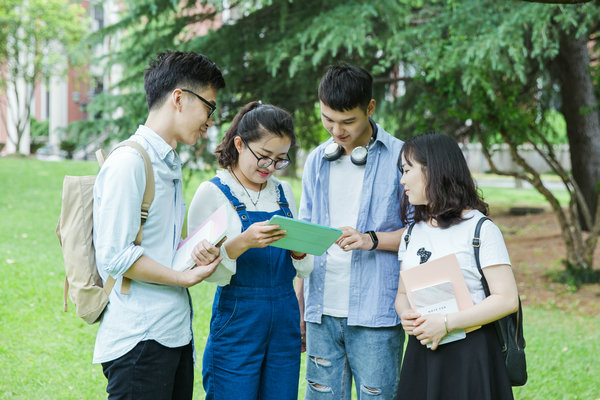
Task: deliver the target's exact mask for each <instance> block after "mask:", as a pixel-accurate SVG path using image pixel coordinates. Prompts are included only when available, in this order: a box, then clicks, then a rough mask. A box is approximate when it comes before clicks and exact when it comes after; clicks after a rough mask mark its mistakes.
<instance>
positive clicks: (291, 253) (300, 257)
mask: <svg viewBox="0 0 600 400" xmlns="http://www.w3.org/2000/svg"><path fill="white" fill-rule="evenodd" d="M290 256H292V258H293V259H294V260H303V259H304V258H305V257H306V253H304V255H302V256H296V255H294V252H293V251H291V250H290Z"/></svg>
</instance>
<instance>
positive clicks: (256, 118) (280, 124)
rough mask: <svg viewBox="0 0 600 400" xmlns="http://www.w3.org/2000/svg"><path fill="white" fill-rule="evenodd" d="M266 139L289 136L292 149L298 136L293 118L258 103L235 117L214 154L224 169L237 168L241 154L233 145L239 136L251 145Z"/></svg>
mask: <svg viewBox="0 0 600 400" xmlns="http://www.w3.org/2000/svg"><path fill="white" fill-rule="evenodd" d="M264 135H275V136H279V137H286V136H287V137H288V138H290V140H291V142H292V144H291V146H293V145H294V144H295V143H296V135H295V134H294V122H293V120H292V116H291V115H290V113H288V112H287V111H285V110H283V109H281V108H279V107H276V106H273V105H271V104H261V103H259V102H257V101H253V102H251V103H248V104H246V105H245V106H244V107H242V109H241V110H240V111H239V112H238V113H237V114H236V115H235V117H233V121H232V122H231V125H230V126H229V129H227V132H226V133H225V137H224V138H223V140H222V141H221V143H220V144H219V145H218V146H217V149H216V150H215V155H216V156H217V161H218V162H219V165H220V166H221V168H231V167H234V166H235V165H236V164H237V162H238V158H239V153H238V151H237V149H236V148H235V142H234V139H235V137H236V136H240V137H241V138H242V139H244V140H245V141H246V142H247V143H251V142H254V141H256V140H258V139H260V138H262V137H263V136H264Z"/></svg>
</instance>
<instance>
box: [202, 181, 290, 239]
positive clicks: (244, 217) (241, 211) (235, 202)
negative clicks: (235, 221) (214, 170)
mask: <svg viewBox="0 0 600 400" xmlns="http://www.w3.org/2000/svg"><path fill="white" fill-rule="evenodd" d="M210 181H211V182H212V183H213V184H215V185H216V186H217V187H218V188H219V189H220V190H221V192H223V194H224V195H225V197H227V200H229V202H230V203H231V205H232V206H233V208H234V210H235V211H236V212H237V213H238V215H239V216H240V220H241V221H242V226H243V229H244V230H246V228H248V226H250V218H249V217H248V210H247V209H246V204H244V203H242V202H241V201H239V199H238V198H237V197H235V196H234V195H233V194H232V193H231V189H229V186H227V185H225V184H223V182H221V179H219V177H217V176H215V177H214V178H212V179H211V180H210ZM284 200H285V198H284Z"/></svg>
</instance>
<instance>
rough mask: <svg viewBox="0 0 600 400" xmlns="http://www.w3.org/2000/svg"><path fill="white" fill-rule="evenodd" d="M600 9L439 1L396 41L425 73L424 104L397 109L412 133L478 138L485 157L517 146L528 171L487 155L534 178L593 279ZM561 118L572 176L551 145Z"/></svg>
mask: <svg viewBox="0 0 600 400" xmlns="http://www.w3.org/2000/svg"><path fill="white" fill-rule="evenodd" d="M595 3H596V4H593V3H588V4H585V5H578V6H550V5H543V4H527V3H521V4H518V3H508V4H505V3H497V2H485V1H461V2H451V3H447V4H446V5H443V4H438V5H437V7H436V6H430V7H428V9H423V10H421V13H422V15H425V16H426V17H425V18H424V19H423V22H422V23H419V24H415V26H414V27H411V28H409V29H407V30H405V31H404V32H403V36H402V40H401V41H400V40H396V41H395V46H396V47H397V49H398V50H397V52H398V53H401V54H406V55H408V57H407V63H409V64H410V65H411V66H412V67H413V68H415V73H414V75H415V77H416V78H417V79H414V80H413V81H412V82H411V83H410V86H412V87H409V89H408V90H409V92H417V93H419V99H418V101H417V102H416V103H413V104H407V101H409V100H410V97H408V96H405V97H404V98H400V99H398V101H397V103H396V106H397V107H398V108H400V109H403V108H406V109H407V110H408V111H407V112H405V113H404V114H403V118H404V120H405V121H406V122H407V124H406V126H411V125H412V126H413V127H414V126H417V127H418V128H419V130H423V129H425V130H427V129H432V128H434V129H435V128H438V129H439V128H441V129H444V128H446V129H444V130H446V131H449V132H459V133H460V134H462V135H470V136H472V137H473V136H474V137H476V138H477V139H478V140H479V141H481V142H482V143H483V144H484V150H487V149H488V148H489V145H490V144H492V143H494V142H495V141H498V140H499V141H501V142H504V143H506V144H508V145H509V146H510V149H511V153H512V157H513V159H514V161H515V163H516V164H517V165H518V166H519V167H520V168H519V169H516V170H510V171H506V170H500V169H499V168H497V167H496V166H495V165H494V163H493V160H492V157H491V155H492V154H491V152H490V151H486V156H487V158H488V161H489V162H490V165H491V167H492V170H493V171H494V172H496V173H500V174H505V175H511V176H515V177H517V178H519V179H523V180H526V181H528V182H530V183H531V184H532V185H533V186H534V187H535V188H536V189H537V190H538V191H539V192H540V193H542V194H543V195H544V196H545V197H546V199H547V200H548V201H549V203H550V205H551V207H552V209H553V211H554V212H555V214H556V216H557V218H558V221H559V223H560V226H561V231H562V235H563V239H564V241H565V244H566V247H567V257H566V260H565V264H566V266H567V268H568V270H569V271H570V272H573V271H577V272H575V273H580V274H581V275H586V276H588V275H589V272H590V271H591V269H592V267H593V252H594V249H595V247H596V244H597V238H598V234H599V232H600V212H599V210H598V202H597V198H598V182H599V180H600V130H599V129H598V124H599V119H598V104H597V98H596V91H597V88H595V85H594V83H593V79H594V76H597V73H598V67H597V65H593V64H591V63H590V57H589V55H588V47H587V46H588V44H591V45H592V46H590V49H591V50H592V51H597V50H595V49H596V47H593V45H594V44H595V41H594V37H597V34H598V32H599V31H600V24H599V22H598V21H600V14H599V11H598V7H597V2H595ZM411 48H412V49H415V51H411V50H410V49H411ZM438 60H439V61H438ZM552 111H560V112H561V113H562V114H563V115H564V117H565V121H566V125H567V139H568V142H569V144H570V149H571V162H572V166H573V168H572V173H569V172H568V171H565V170H564V169H563V168H562V166H561V165H560V163H559V162H558V161H557V159H556V157H555V154H554V148H553V146H552V141H551V140H550V139H549V137H550V136H552V135H555V133H554V132H552V131H551V129H550V124H549V123H548V121H547V120H546V118H547V116H548V115H550V113H551V112H552ZM467 121H468V122H469V124H466V122H467ZM401 125H402V124H401ZM524 143H530V144H532V145H533V146H534V148H535V150H536V151H537V152H538V153H539V154H540V155H541V156H542V157H543V158H544V159H545V160H546V161H547V163H548V164H549V165H550V167H551V168H552V169H553V170H554V172H555V173H556V174H557V175H558V176H559V177H560V178H561V179H562V181H563V182H564V184H565V187H566V189H567V190H568V191H569V194H570V195H571V201H570V203H569V206H568V207H567V209H566V210H565V209H563V208H562V207H561V206H560V204H559V202H558V200H557V199H556V198H555V196H554V195H553V194H552V193H551V192H550V191H549V190H548V189H547V188H546V187H545V186H544V184H543V182H542V180H541V176H540V174H539V172H538V171H536V170H535V168H533V167H532V166H531V165H530V164H529V163H528V162H527V161H526V160H525V158H524V157H522V156H521V155H520V154H519V147H520V146H521V145H522V144H524ZM485 145H487V146H485ZM585 229H587V230H588V231H589V232H588V233H586V232H584V230H585ZM585 279H587V278H585ZM596 279H597V278H596Z"/></svg>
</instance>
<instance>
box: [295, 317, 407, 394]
mask: <svg viewBox="0 0 600 400" xmlns="http://www.w3.org/2000/svg"><path fill="white" fill-rule="evenodd" d="M403 345H404V330H403V329H402V325H397V326H394V327H387V328H367V327H363V326H348V324H347V319H346V318H336V317H330V316H327V315H323V317H322V319H321V323H320V324H315V323H311V322H307V323H306V346H307V347H306V354H307V357H308V360H307V363H306V380H307V383H308V384H307V387H306V395H305V397H304V398H305V400H317V399H340V400H349V399H350V396H351V395H352V379H354V381H355V385H356V392H357V394H358V399H359V400H360V399H370V398H376V399H381V400H384V399H385V400H387V399H390V400H392V399H394V397H395V396H396V392H397V390H398V379H399V376H400V364H401V360H402V349H403Z"/></svg>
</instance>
